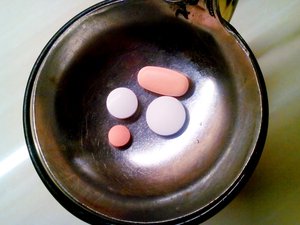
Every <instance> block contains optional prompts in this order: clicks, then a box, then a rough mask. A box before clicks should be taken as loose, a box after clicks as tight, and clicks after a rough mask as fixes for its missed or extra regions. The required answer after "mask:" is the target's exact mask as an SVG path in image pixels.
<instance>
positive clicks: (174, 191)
mask: <svg viewBox="0 0 300 225" xmlns="http://www.w3.org/2000/svg"><path fill="white" fill-rule="evenodd" d="M176 10H178V8H177V5H174V4H171V5H170V4H168V3H166V2H164V1H162V0H149V1H148V0H130V1H104V2H102V3H99V4H97V5H95V6H93V7H91V8H89V9H87V10H86V11H84V12H82V13H81V14H79V15H78V16H76V17H75V18H74V19H72V20H71V21H70V22H69V23H67V24H66V25H65V26H64V27H63V28H62V29H61V30H60V31H59V32H58V33H57V34H56V35H55V36H54V37H53V38H52V39H51V41H50V42H49V43H48V44H47V46H46V47H45V49H44V50H43V52H42V53H41V55H40V57H39V58H38V60H37V62H36V64H35V65H34V68H33V70H32V73H31V76H30V78H29V82H28V86H27V90H26V94H25V101H24V129H25V136H26V141H27V144H28V148H29V152H30V155H31V159H32V161H33V164H34V166H35V168H36V170H37V172H38V174H39V175H40V177H41V179H42V180H43V182H44V183H45V185H46V186H47V188H48V189H49V191H50V192H51V193H52V194H53V196H54V197H55V198H56V199H57V200H58V201H59V202H60V203H61V204H62V205H63V206H64V207H65V208H67V209H68V210H69V211H70V212H72V213H73V214H74V215H76V216H78V217H79V218H81V219H83V220H85V221H86V222H89V223H98V224H101V223H102V224H103V223H114V224H115V223H127V224H148V223H151V224H155V223H172V224H174V223H188V222H195V221H196V222H201V221H203V220H205V219H207V218H208V217H210V216H212V215H214V214H215V213H216V212H218V211H219V210H220V209H221V208H222V207H224V206H225V205H226V204H227V203H228V202H229V201H230V200H231V199H232V198H233V197H234V195H235V194H236V193H237V192H238V190H240V188H241V187H242V186H243V184H244V183H245V181H247V179H248V178H249V176H250V175H251V173H252V171H253V169H254V167H255V166H256V164H257V162H258V159H259V156H260V154H261V151H262V149H263V145H264V141H265V138H266V132H267V123H268V104H267V95H266V89H265V85H264V81H263V76H262V74H261V72H260V69H259V67H258V64H257V62H256V60H255V58H254V56H253V54H252V53H251V51H250V49H249V48H248V46H247V45H246V43H245V42H244V41H243V39H242V38H241V37H240V36H239V34H238V33H237V32H236V31H235V30H234V28H233V27H232V26H231V25H230V24H229V23H227V22H226V21H224V20H222V18H220V17H218V16H216V17H214V16H212V15H210V13H209V11H208V10H206V9H205V8H203V7H202V6H201V5H197V6H191V7H188V11H189V12H190V14H189V18H188V19H185V18H183V17H181V16H177V17H176V16H175V14H176V12H177V14H178V11H176ZM146 65H156V66H163V67H167V68H171V69H175V70H178V71H181V72H183V73H185V74H187V75H188V76H189V78H190V80H191V88H190V90H189V92H188V93H187V94H186V95H185V96H184V97H181V98H179V100H180V101H181V102H182V103H183V105H184V106H185V108H186V111H187V112H188V120H187V122H186V124H185V127H184V129H183V131H182V132H181V133H179V134H177V135H175V136H172V137H161V136H158V135H156V134H154V133H153V132H151V131H150V129H149V128H148V127H147V125H146V121H145V110H146V108H147V106H148V105H149V103H150V102H151V101H152V100H153V99H154V98H156V97H157V96H156V95H155V94H153V93H150V92H147V91H145V90H143V89H142V88H141V87H139V86H138V84H137V79H136V75H137V72H138V71H139V69H140V68H142V67H143V66H146ZM120 86H125V87H128V88H130V89H132V90H133V91H134V92H135V93H136V94H137V96H138V99H139V110H138V112H137V113H136V114H135V116H134V117H132V118H130V119H127V120H124V121H122V120H116V119H114V118H112V117H111V116H110V115H109V113H108V112H107V110H106V107H105V101H106V97H107V95H108V93H109V92H110V91H111V90H113V89H114V88H117V87H120ZM118 123H121V124H125V125H127V126H128V127H129V129H130V130H131V132H132V135H133V140H132V143H131V145H130V146H129V147H128V148H126V149H122V150H117V149H114V148H113V147H111V146H110V145H109V144H108V141H107V133H108V130H109V129H110V127H112V126H113V125H115V124H118Z"/></svg>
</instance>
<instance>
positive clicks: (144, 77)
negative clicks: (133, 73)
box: [138, 66, 189, 97]
mask: <svg viewBox="0 0 300 225" xmlns="http://www.w3.org/2000/svg"><path fill="white" fill-rule="evenodd" d="M138 83H139V85H141V86H142V87H143V88H145V89H146V90H148V91H151V92H154V93H157V94H160V95H167V96H173V97H179V96H182V95H184V94H185V93H186V92H187V90H188V89H189V79H188V78H187V77H186V76H185V75H183V74H182V73H179V72H177V71H174V70H171V69H167V68H163V67H157V66H146V67H144V68H142V69H141V70H140V71H139V73H138Z"/></svg>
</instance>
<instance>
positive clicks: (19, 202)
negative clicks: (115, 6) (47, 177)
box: [0, 0, 300, 225]
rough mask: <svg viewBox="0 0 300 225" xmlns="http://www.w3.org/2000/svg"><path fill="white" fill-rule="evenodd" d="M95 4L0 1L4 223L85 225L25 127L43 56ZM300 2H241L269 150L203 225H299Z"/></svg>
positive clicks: (238, 17)
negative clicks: (258, 73)
mask: <svg viewBox="0 0 300 225" xmlns="http://www.w3.org/2000/svg"><path fill="white" fill-rule="evenodd" d="M97 2H98V1H96V0H51V1H50V0H39V1H38V0H26V1H24V0H1V2H0V193H1V196H0V202H1V205H0V224H2V225H6V224H7V225H53V224H55V225H67V224H72V225H76V224H78V225H79V224H80V225H83V224H85V223H84V222H82V221H80V220H79V219H77V218H76V217H74V216H73V215H71V214H70V213H69V212H68V211H66V210H65V209H64V208H63V207H62V206H60V205H59V204H58V203H57V202H56V200H55V199H54V198H53V197H52V196H51V194H50V193H49V192H48V191H47V189H46V188H45V186H44V185H43V184H42V182H41V180H40V178H39V177H38V175H37V173H36V171H35V170H34V168H33V165H32V163H31V161H30V159H29V155H28V152H27V148H26V145H25V140H24V135H23V126H22V107H23V95H24V90H25V86H26V83H27V79H28V76H29V74H30V71H31V68H32V66H33V64H34V62H35V60H36V58H37V57H38V55H39V53H40V51H41V50H42V48H43V47H44V46H45V44H46V43H47V41H48V40H49V39H50V38H51V37H52V35H53V34H54V33H55V32H56V31H57V30H58V29H59V28H60V27H61V26H62V25H63V24H64V23H66V22H67V21H68V20H69V19H70V18H72V17H73V16H74V15H76V14H77V13H79V12H80V11H82V10H83V9H85V8H87V7H88V6H91V5H93V4H95V3H97ZM299 16H300V1H299V0H289V1H282V0H264V1H261V0H240V2H239V5H238V8H237V10H236V13H235V15H234V17H233V20H232V24H233V25H234V26H235V28H236V29H237V30H238V31H239V32H240V33H241V35H242V36H243V37H244V38H245V40H246V41H247V42H248V44H249V45H250V47H251V48H252V50H253V51H254V54H255V55H256V57H257V59H258V62H259V64H260V66H261V69H262V71H263V74H264V77H265V80H266V84H267V89H268V94H269V104H270V124H269V132H268V138H267V142H266V146H265V149H264V152H263V155H262V158H261V160H260V162H259V165H258V167H257V169H256V170H255V172H254V174H253V176H252V177H251V179H250V181H249V182H248V183H247V185H246V187H245V188H244V189H243V190H242V192H241V193H240V194H239V195H238V196H237V197H236V198H235V199H234V200H233V201H232V202H231V203H230V204H229V205H228V206H227V207H226V208H225V209H224V210H222V211H221V212H220V213H218V214H217V215H216V216H215V217H213V218H211V219H210V220H208V221H207V222H205V223H204V224H205V225H213V224H231V225H235V224H237V225H241V224H243V225H253V224H259V225H260V224H262V225H277V224H278V225H281V224H293V225H296V224H300V213H299V212H300V137H299V134H300V74H299V73H300V19H299Z"/></svg>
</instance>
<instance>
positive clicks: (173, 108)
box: [146, 96, 186, 136]
mask: <svg viewBox="0 0 300 225" xmlns="http://www.w3.org/2000/svg"><path fill="white" fill-rule="evenodd" d="M185 120H186V112H185V109H184V107H183V105H182V103H181V102H180V101H178V100H177V99H176V98H174V97H169V96H162V97H159V98H157V99H155V100H153V101H152V102H151V103H150V105H149V106H148V108H147V112H146V121H147V124H148V126H149V127H150V129H151V130H152V131H154V132H155V133H157V134H159V135H163V136H169V135H172V134H175V133H177V132H178V131H179V130H180V129H181V128H182V127H183V125H184V122H185Z"/></svg>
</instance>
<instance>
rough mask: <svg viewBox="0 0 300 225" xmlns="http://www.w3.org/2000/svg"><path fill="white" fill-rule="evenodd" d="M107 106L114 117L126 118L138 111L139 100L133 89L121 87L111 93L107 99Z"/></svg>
mask: <svg viewBox="0 0 300 225" xmlns="http://www.w3.org/2000/svg"><path fill="white" fill-rule="evenodd" d="M106 107H107V109H108V111H109V113H110V114H111V115H113V116H114V117H116V118H118V119H126V118H128V117H130V116H132V115H133V114H134V113H135V112H136V110H137V108H138V100H137V97H136V95H135V94H134V92H133V91H132V90H130V89H128V88H125V87H120V88H116V89H114V90H113V91H112V92H110V93H109V95H108V96H107V99H106Z"/></svg>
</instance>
